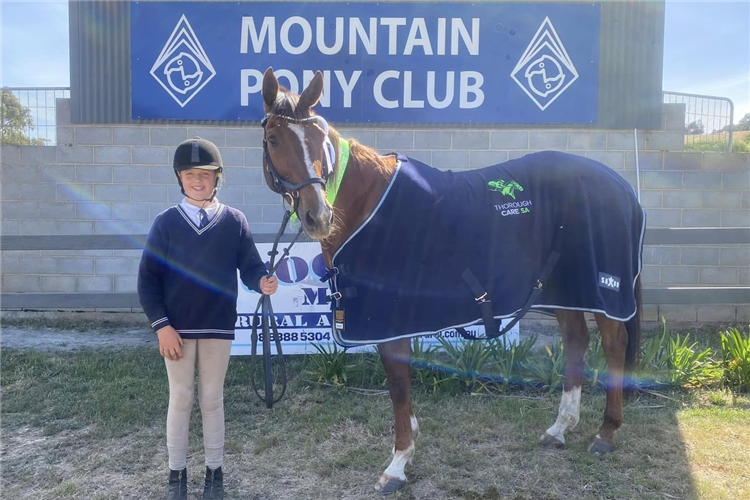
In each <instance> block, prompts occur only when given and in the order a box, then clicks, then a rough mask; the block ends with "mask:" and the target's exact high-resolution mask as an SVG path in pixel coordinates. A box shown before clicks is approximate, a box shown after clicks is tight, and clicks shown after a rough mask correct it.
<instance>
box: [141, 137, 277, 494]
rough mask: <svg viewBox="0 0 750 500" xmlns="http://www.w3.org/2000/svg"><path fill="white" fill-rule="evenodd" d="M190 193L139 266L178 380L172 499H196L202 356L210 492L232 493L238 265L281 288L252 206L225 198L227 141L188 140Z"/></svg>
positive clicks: (178, 168)
mask: <svg viewBox="0 0 750 500" xmlns="http://www.w3.org/2000/svg"><path fill="white" fill-rule="evenodd" d="M173 168H174V172H175V175H176V176H177V181H178V183H179V185H180V188H181V189H182V194H183V195H185V198H184V199H183V200H182V202H181V203H180V204H179V205H177V206H175V207H171V208H169V209H167V210H165V211H164V212H162V213H160V214H159V215H158V216H157V217H156V219H155V220H154V223H153V225H152V227H151V231H150V232H149V235H148V239H147V241H146V246H145V249H144V251H143V257H142V259H141V263H140V267H139V270H138V296H139V298H140V301H141V305H142V306H143V310H144V312H145V313H146V316H148V319H149V321H150V322H151V326H152V327H153V329H154V331H156V334H157V336H158V338H159V353H160V354H161V355H162V356H163V357H164V362H165V364H166V367H167V377H168V379H169V410H168V412H167V450H168V452H169V469H170V472H169V485H168V487H167V500H186V499H187V450H188V431H189V422H190V412H191V410H192V407H193V394H194V377H195V366H196V358H197V360H198V363H197V364H198V399H199V403H200V410H201V418H202V420H203V445H204V449H205V456H206V459H205V461H206V481H205V487H204V491H203V499H204V500H216V499H222V498H223V491H224V486H223V485H224V483H223V474H222V470H221V466H222V464H223V455H224V399H223V398H224V376H225V374H226V371H227V366H228V364H229V354H230V350H231V345H232V342H231V341H232V340H233V339H234V324H235V321H236V318H237V270H238V269H239V271H240V278H241V279H242V282H243V283H244V284H245V285H246V286H247V287H248V288H251V289H253V290H255V291H257V292H259V293H262V294H266V295H271V294H273V293H275V292H276V289H277V287H278V281H277V280H276V278H275V277H268V276H267V275H266V274H267V271H266V267H265V265H264V263H263V259H261V257H260V255H259V254H258V250H257V248H256V247H255V243H254V242H253V238H252V235H251V234H250V228H249V227H248V224H247V220H246V218H245V216H244V214H243V213H242V212H240V211H239V210H236V209H234V208H231V207H228V206H226V205H224V204H222V203H219V200H218V199H217V198H216V193H217V191H218V188H219V183H220V181H221V176H222V172H223V166H222V161H221V155H220V153H219V149H218V148H217V147H216V145H214V144H213V143H212V142H210V141H207V140H205V139H201V138H199V137H196V138H193V139H188V140H186V141H184V142H182V143H181V144H180V145H179V146H178V147H177V149H176V151H175V154H174V164H173Z"/></svg>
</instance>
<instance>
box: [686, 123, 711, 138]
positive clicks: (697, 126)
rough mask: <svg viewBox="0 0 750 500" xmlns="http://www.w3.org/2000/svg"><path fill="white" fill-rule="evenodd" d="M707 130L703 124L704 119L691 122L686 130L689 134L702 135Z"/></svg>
mask: <svg viewBox="0 0 750 500" xmlns="http://www.w3.org/2000/svg"><path fill="white" fill-rule="evenodd" d="M705 131H706V128H705V127H704V126H703V121H702V120H696V121H694V122H690V123H689V124H688V126H687V130H686V131H685V132H686V133H687V134H689V135H700V134H702V133H704V132H705Z"/></svg>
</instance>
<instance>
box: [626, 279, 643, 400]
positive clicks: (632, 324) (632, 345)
mask: <svg viewBox="0 0 750 500" xmlns="http://www.w3.org/2000/svg"><path fill="white" fill-rule="evenodd" d="M642 310H643V297H642V294H641V277H640V276H638V278H637V279H636V280H635V314H634V315H633V317H632V318H630V319H629V320H628V321H626V322H625V329H626V330H627V332H628V347H627V349H626V350H625V374H632V373H633V372H634V371H635V368H636V366H637V365H638V361H639V358H640V355H641V317H642V316H641V312H642ZM633 386H634V384H633V383H632V382H631V383H626V384H625V388H624V389H625V391H626V394H628V393H630V391H631V390H632V389H633Z"/></svg>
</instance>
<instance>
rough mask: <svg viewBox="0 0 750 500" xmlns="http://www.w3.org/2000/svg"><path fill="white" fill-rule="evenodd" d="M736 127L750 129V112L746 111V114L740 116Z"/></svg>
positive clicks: (737, 128)
mask: <svg viewBox="0 0 750 500" xmlns="http://www.w3.org/2000/svg"><path fill="white" fill-rule="evenodd" d="M734 129H735V130H750V113H745V116H743V117H742V118H740V121H739V122H737V126H736V127H735V128H734Z"/></svg>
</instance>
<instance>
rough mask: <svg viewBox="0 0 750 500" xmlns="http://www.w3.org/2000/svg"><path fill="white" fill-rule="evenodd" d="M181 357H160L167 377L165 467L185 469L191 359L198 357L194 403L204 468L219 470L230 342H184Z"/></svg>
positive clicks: (192, 378)
mask: <svg viewBox="0 0 750 500" xmlns="http://www.w3.org/2000/svg"><path fill="white" fill-rule="evenodd" d="M184 342H185V345H184V346H183V348H182V358H181V359H179V360H178V361H171V360H169V359H166V358H164V361H165V363H166V365H167V376H168V378H169V410H168V412H167V450H168V452H169V468H170V469H172V470H182V469H184V468H185V467H186V466H187V451H188V434H189V427H190V413H191V411H192V409H193V394H194V393H195V360H196V354H197V358H198V402H199V403H200V409H201V420H202V421H203V448H204V450H205V454H206V466H207V467H210V468H211V469H216V468H217V467H221V465H222V463H223V460H224V376H225V375H226V373H227V366H228V365H229V353H230V351H231V349H232V342H231V341H229V340H224V339H200V340H196V339H184Z"/></svg>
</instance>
